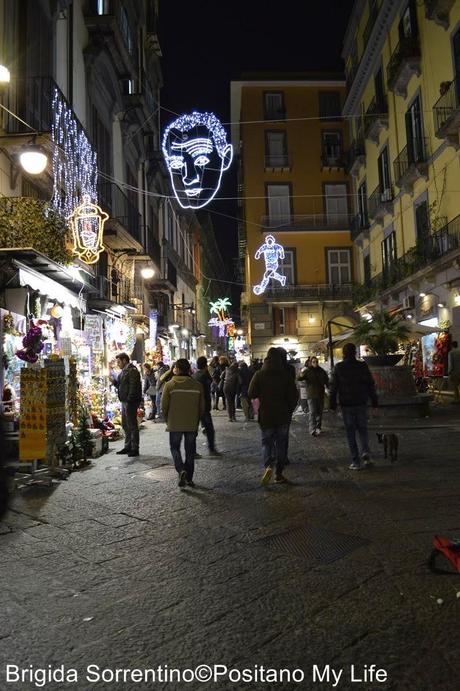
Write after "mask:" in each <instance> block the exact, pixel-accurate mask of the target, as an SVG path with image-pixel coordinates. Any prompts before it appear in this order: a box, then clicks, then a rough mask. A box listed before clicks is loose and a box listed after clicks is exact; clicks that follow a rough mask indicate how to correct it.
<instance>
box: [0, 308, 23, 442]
mask: <svg viewBox="0 0 460 691" xmlns="http://www.w3.org/2000/svg"><path fill="white" fill-rule="evenodd" d="M25 335H26V318H25V317H24V316H21V315H19V314H15V313H13V312H9V311H7V310H3V309H0V341H1V353H2V368H1V372H0V385H1V389H2V407H3V417H4V421H5V429H6V431H7V432H14V431H16V430H18V429H19V414H20V405H21V369H22V367H23V365H24V361H23V360H20V359H19V358H17V357H16V352H17V351H18V350H19V349H20V348H21V347H22V339H23V338H24V336H25Z"/></svg>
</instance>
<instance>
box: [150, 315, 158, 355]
mask: <svg viewBox="0 0 460 691" xmlns="http://www.w3.org/2000/svg"><path fill="white" fill-rule="evenodd" d="M157 330H158V310H156V309H152V310H150V312H149V339H150V341H151V343H152V348H155V346H156V342H157Z"/></svg>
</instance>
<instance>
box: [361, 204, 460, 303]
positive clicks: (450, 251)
mask: <svg viewBox="0 0 460 691" xmlns="http://www.w3.org/2000/svg"><path fill="white" fill-rule="evenodd" d="M458 254H460V216H456V217H455V218H453V219H452V220H451V221H449V222H448V223H446V224H445V226H444V227H443V228H441V229H440V230H438V231H436V232H435V233H432V234H430V235H428V236H427V237H426V238H425V239H424V240H422V241H419V242H418V243H417V245H416V246H415V247H412V248H411V249H410V250H408V251H407V252H406V254H404V255H403V256H402V257H398V259H395V260H394V261H393V262H391V264H389V265H388V266H387V267H386V268H385V270H384V271H383V272H382V273H380V274H378V275H376V276H373V277H372V279H371V281H370V283H369V284H367V285H365V286H364V285H363V286H359V289H358V291H357V293H358V294H359V299H358V300H356V302H359V303H365V302H366V301H369V300H370V299H372V298H373V297H374V298H375V297H376V296H378V295H379V294H381V293H382V292H384V291H386V290H389V289H390V288H394V286H395V285H397V284H398V283H400V282H401V281H404V280H406V279H410V278H411V277H412V276H413V275H414V274H416V273H418V272H419V271H423V270H424V269H429V270H430V271H431V269H432V267H433V263H434V262H439V263H441V264H442V262H443V260H445V262H446V264H447V265H450V264H451V262H452V260H453V259H454V257H455V255H458Z"/></svg>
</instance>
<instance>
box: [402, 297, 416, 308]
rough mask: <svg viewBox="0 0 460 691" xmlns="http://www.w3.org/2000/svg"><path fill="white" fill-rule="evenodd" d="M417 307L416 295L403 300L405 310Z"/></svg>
mask: <svg viewBox="0 0 460 691" xmlns="http://www.w3.org/2000/svg"><path fill="white" fill-rule="evenodd" d="M414 307H415V295H409V296H408V297H405V298H404V299H403V308H404V309H405V310H411V309H413V308H414Z"/></svg>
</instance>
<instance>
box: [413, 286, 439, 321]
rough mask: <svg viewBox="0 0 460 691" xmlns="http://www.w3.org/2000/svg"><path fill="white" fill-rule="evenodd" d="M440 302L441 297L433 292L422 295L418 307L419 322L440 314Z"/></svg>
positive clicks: (417, 316)
mask: <svg viewBox="0 0 460 691" xmlns="http://www.w3.org/2000/svg"><path fill="white" fill-rule="evenodd" d="M438 302H439V298H438V296H437V295H434V294H433V293H428V294H427V295H425V296H424V297H421V298H420V299H419V301H418V303H417V307H416V318H417V321H418V322H422V321H426V320H427V319H433V318H434V317H437V316H438Z"/></svg>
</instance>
